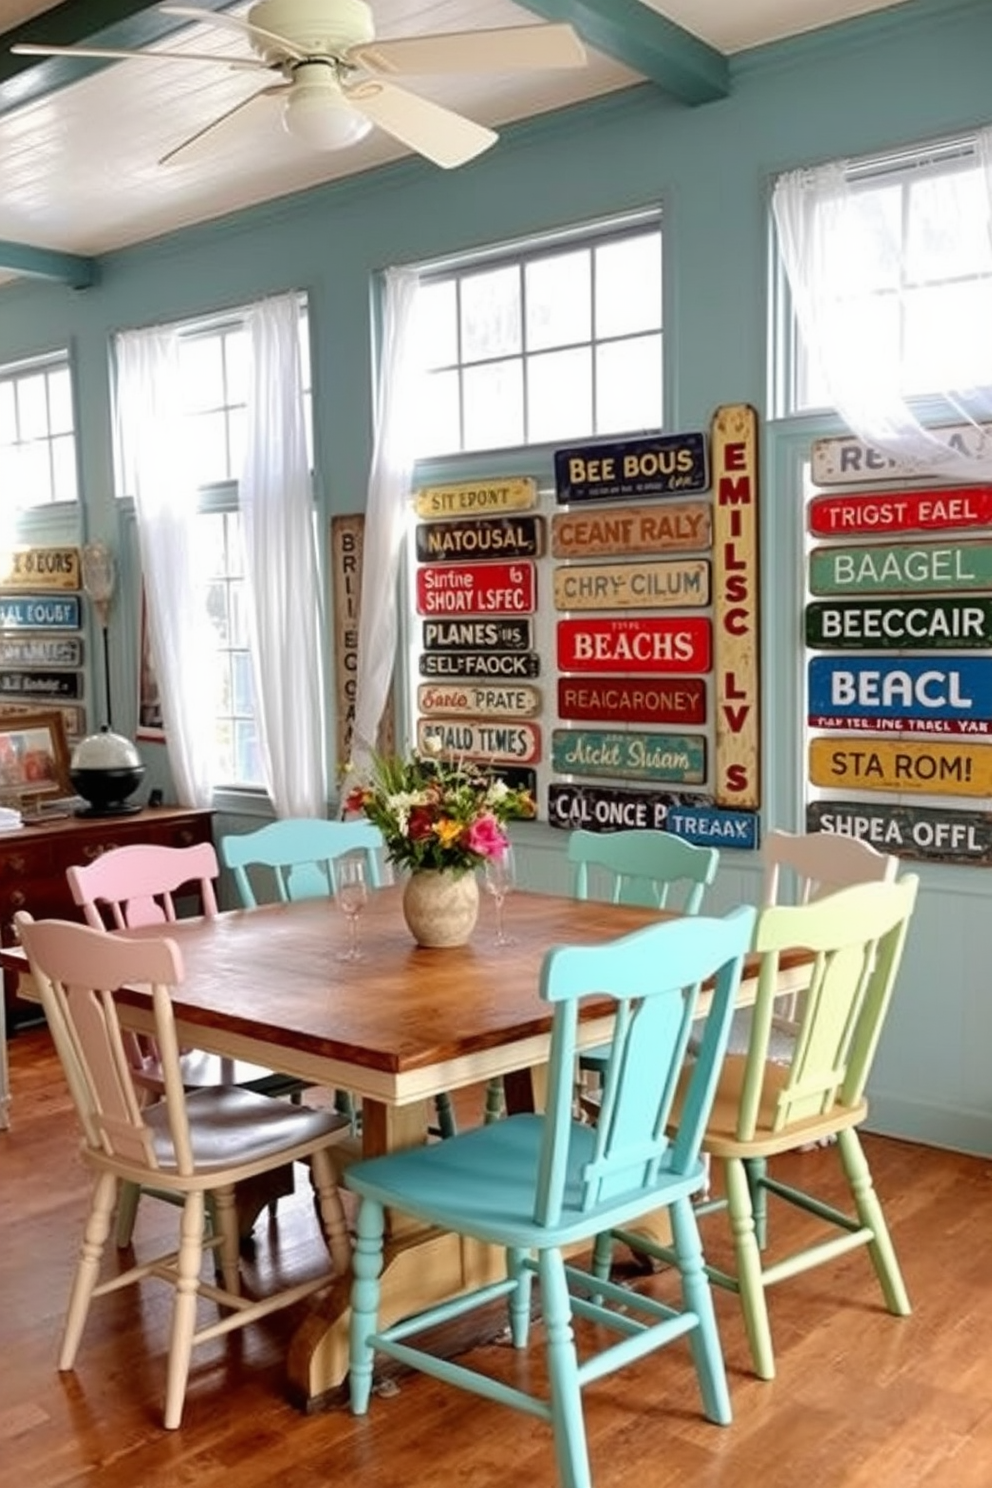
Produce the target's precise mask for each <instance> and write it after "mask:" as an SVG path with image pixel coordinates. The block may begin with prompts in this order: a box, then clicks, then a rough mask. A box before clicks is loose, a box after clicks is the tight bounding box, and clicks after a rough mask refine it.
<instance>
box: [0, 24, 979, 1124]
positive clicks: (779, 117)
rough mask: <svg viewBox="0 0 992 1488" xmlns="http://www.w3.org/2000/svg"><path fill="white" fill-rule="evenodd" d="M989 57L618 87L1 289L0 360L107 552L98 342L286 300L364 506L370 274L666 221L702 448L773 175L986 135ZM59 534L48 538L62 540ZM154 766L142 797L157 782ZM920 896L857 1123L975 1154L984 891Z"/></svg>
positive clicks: (928, 27) (783, 767)
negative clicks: (467, 141)
mask: <svg viewBox="0 0 992 1488" xmlns="http://www.w3.org/2000/svg"><path fill="white" fill-rule="evenodd" d="M990 60H992V6H990V5H989V4H988V3H987V0H966V3H962V0H932V3H931V0H921V3H919V4H911V5H908V6H901V7H899V8H898V9H897V10H895V11H893V12H888V13H886V12H883V13H882V14H881V15H880V16H876V17H869V18H866V19H865V20H863V21H857V22H852V23H849V24H848V25H845V26H843V27H836V28H833V29H832V30H831V31H830V32H825V33H820V34H819V35H813V36H810V37H806V38H801V39H799V40H798V41H796V42H793V43H789V44H785V45H782V46H778V47H773V48H765V49H761V50H759V51H756V52H754V53H752V54H750V55H747V56H745V57H742V58H739V59H738V60H737V61H736V62H735V63H734V66H733V91H732V95H731V97H730V98H728V99H726V100H724V101H723V102H720V103H715V104H710V105H707V106H705V107H703V108H699V109H695V110H692V109H688V108H683V107H679V106H676V105H674V104H671V103H667V102H665V101H664V100H663V99H661V98H659V97H657V96H655V94H654V92H653V91H652V90H651V89H649V88H646V87H644V88H637V89H633V90H631V91H630V92H628V93H625V94H623V95H620V96H615V97H611V98H608V99H606V100H602V101H600V102H598V103H594V104H592V105H589V106H587V107H584V108H577V109H573V110H569V111H566V112H564V113H562V114H559V115H557V116H554V117H550V118H547V119H544V120H539V121H536V122H533V123H531V124H528V125H525V126H520V127H518V128H516V129H507V130H506V131H504V134H503V138H502V140H501V142H500V144H499V145H498V146H497V148H496V149H495V150H494V151H493V152H492V153H491V154H489V155H487V156H485V157H483V158H482V159H481V160H480V161H479V162H477V163H476V164H475V165H473V166H471V167H469V168H467V169H464V170H462V171H455V172H451V173H444V172H441V171H436V170H434V169H433V168H428V167H422V166H420V165H419V164H409V165H402V166H398V167H389V168H386V169H384V170H381V171H378V172H374V173H372V174H370V175H368V176H366V177H364V178H362V179H360V180H357V181H355V182H352V183H344V184H342V185H340V186H337V187H327V188H321V189H316V190H313V191H310V192H307V193H305V194H301V195H300V196H296V197H292V198H287V199H286V200H284V201H282V202H276V203H273V204H270V205H268V206H266V207H264V208H261V209H259V210H256V211H251V212H245V213H242V214H240V215H238V216H237V217H235V218H231V219H228V220H226V221H224V222H221V223H216V224H213V225H209V226H206V227H202V228H196V229H192V230H189V231H186V232H183V233H177V234H175V235H173V236H171V237H168V238H165V239H161V240H159V241H157V242H155V243H151V244H147V245H144V246H141V247H138V248H135V249H131V250H128V251H125V252H121V253H119V254H114V255H111V256H110V257H108V258H107V259H106V260H105V261H104V262H103V264H102V266H101V267H102V279H101V283H100V285H99V286H98V287H96V288H94V289H90V290H85V291H73V290H68V289H63V288H59V287H52V286H46V285H44V284H41V283H30V282H28V281H23V282H21V283H17V284H14V285H11V286H10V287H6V288H0V362H4V361H9V360H10V359H12V358H14V357H17V356H22V355H29V354H31V353H35V352H38V351H42V350H45V349H47V348H49V347H53V346H59V345H65V344H66V342H67V341H68V342H69V344H70V346H71V348H72V352H73V356H74V358H75V364H76V369H77V374H78V379H79V430H80V444H81V458H82V478H83V488H84V491H85V497H86V505H87V512H88V530H87V532H86V534H85V535H87V536H90V537H95V536H104V537H109V538H110V539H111V540H113V541H115V542H116V543H118V545H119V544H120V541H121V534H120V532H119V531H118V527H117V517H116V513H115V511H114V507H113V498H112V494H111V493H112V475H111V444H110V408H109V392H108V373H107V355H108V353H107V346H108V338H109V336H110V335H111V333H112V332H113V331H114V330H115V329H117V328H119V327H122V326H132V325H140V324H145V323H149V322H152V321H155V320H169V319H175V318H178V317H182V316H186V315H191V314H195V313H198V312H200V311H211V310H215V309H217V308H218V307H220V306H222V305H224V304H232V303H234V304H236V303H240V302H244V301H246V300H249V299H251V298H253V297H255V296H258V295H260V294H263V293H266V292H271V291H276V290H281V289H284V288H288V287H293V288H299V289H305V290H306V291H307V293H308V295H309V297H310V308H311V318H312V323H313V327H314V337H315V343H314V351H315V355H314V417H315V426H316V466H317V481H318V489H319V499H320V502H321V506H322V510H323V515H324V517H325V519H326V518H327V517H329V516H330V515H331V514H333V513H336V512H346V511H355V510H360V509H361V507H362V505H363V501H364V489H365V480H366V474H367V469H368V462H369V453H370V435H371V387H372V371H371V335H370V329H369V324H370V304H371V299H372V287H373V278H374V274H375V271H376V270H378V269H381V268H383V267H385V266H387V265H389V264H393V263H401V262H413V261H419V260H423V259H427V258H431V257H436V256H439V255H443V254H446V253H450V252H453V251H456V250H459V249H464V248H466V247H468V246H471V245H474V244H483V243H487V242H493V241H501V240H504V239H507V238H512V237H515V236H518V235H523V234H526V233H530V232H534V231H536V230H542V229H547V228H550V227H553V226H555V225H559V224H566V223H572V222H579V221H583V220H587V219H592V218H597V217H602V216H606V215H609V214H610V213H614V212H617V211H620V210H623V209H627V208H631V207H636V206H640V205H643V204H646V203H654V202H657V201H659V200H661V201H663V203H664V207H665V214H666V215H665V255H666V273H667V285H668V305H667V320H666V336H667V341H668V360H667V364H666V375H667V385H668V402H669V406H668V409H667V423H668V425H669V427H672V428H679V427H681V428H698V427H703V426H705V425H706V423H707V422H708V420H709V417H710V415H711V413H712V410H713V408H714V407H715V406H716V405H717V404H719V403H730V402H750V403H753V404H754V405H755V406H756V407H757V408H758V409H759V410H760V411H762V412H764V411H765V409H766V406H767V405H766V360H765V343H766V334H765V332H766V305H767V294H766V279H767V263H766V203H767V198H768V192H769V185H770V182H771V181H772V179H773V178H774V176H775V174H776V173H777V172H779V171H781V170H783V169H788V168H789V167H791V166H794V165H800V164H809V163H813V162H816V161H819V160H822V159H828V158H833V157H836V156H841V155H845V154H859V153H864V152H868V151H873V150H879V149H884V148H887V147H890V146H894V145H898V144H900V143H902V142H914V141H919V140H924V139H927V138H929V137H932V136H935V135H939V134H942V133H946V132H950V131H954V130H957V129H962V128H967V127H969V126H975V125H979V124H984V123H987V122H989V121H992V71H990ZM813 432H814V431H812V430H811V429H804V430H802V431H800V432H799V434H798V435H796V434H795V432H794V431H784V430H776V429H775V428H774V427H772V428H769V429H767V430H766V437H765V449H764V460H763V493H762V502H763V515H762V564H763V571H764V575H765V578H764V587H763V624H764V636H765V640H764V676H765V679H766V681H765V719H764V729H765V761H764V764H765V786H764V800H765V809H764V812H763V818H764V822H765V825H766V826H770V825H776V824H777V825H784V826H796V825H797V824H798V817H799V802H800V796H801V792H800V767H799V759H798V752H797V743H798V730H797V721H796V720H797V680H798V679H797V675H796V673H797V660H798V645H799V636H800V627H799V605H800V587H799V569H798V555H799V552H800V528H799V522H798V519H797V505H796V500H795V497H796V493H797V489H798V487H797V480H796V472H797V469H798V462H799V459H800V458H801V455H802V452H803V451H804V450H805V449H806V448H807V447H808V443H809V439H810V437H811V436H812V433H813ZM816 432H819V431H816ZM59 515H60V514H56V520H55V523H54V524H53V527H52V537H53V540H58V537H59V536H62V535H65V534H64V533H62V532H60V531H59ZM325 530H326V523H325ZM68 535H75V534H74V533H72V532H71V531H69V532H68ZM125 587H126V586H125ZM134 629H135V622H134V616H133V612H132V611H131V609H130V607H129V605H128V603H127V601H126V598H125V600H124V601H122V604H121V606H120V609H119V612H118V614H117V616H116V617H115V627H114V632H113V643H114V667H115V722H118V719H119V723H118V726H125V727H126V726H127V725H128V723H129V715H130V719H131V720H133V706H134V704H133V686H132V679H133V677H134V675H135V668H134V646H133V635H134ZM118 699H120V700H121V701H120V706H119V707H118ZM146 753H148V751H146ZM151 764H152V771H151V774H152V776H153V777H155V776H156V774H160V773H161V766H160V762H158V761H155V760H154V759H152V760H151ZM528 835H529V839H530V840H531V841H532V842H533V852H532V853H531V856H530V860H529V861H530V872H531V874H532V877H533V880H534V881H535V882H547V883H560V884H563V882H564V880H563V876H562V869H561V863H560V858H559V852H560V847H561V840H560V838H559V837H558V835H557V834H554V833H551V832H546V831H544V830H543V829H540V828H538V829H534V830H533V832H532V833H530V834H528ZM923 878H924V893H923V897H922V903H921V907H920V911H919V913H918V916H917V922H916V925H915V927H914V932H913V936H912V940H911V944H910V949H909V955H908V962H907V964H906V966H905V969H904V972H903V976H902V979H901V984H900V989H899V995H898V1000H897V1003H896V1006H895V1008H894V1011H893V1014H892V1017H891V1020H890V1023H889V1026H888V1028H887V1030H886V1036H885V1040H884V1045H883V1048H882V1051H881V1055H880V1058H879V1061H878V1064H877V1066H876V1071H875V1079H874V1082H873V1099H874V1108H873V1109H874V1120H875V1124H876V1125H877V1126H879V1127H880V1128H881V1129H883V1130H887V1131H891V1132H896V1133H900V1134H903V1135H907V1136H913V1137H916V1138H919V1139H921V1140H924V1141H930V1142H935V1143H940V1144H946V1145H949V1146H960V1147H964V1148H967V1149H972V1150H976V1151H984V1152H990V1151H992V1068H990V1063H992V1061H990V1051H992V996H990V995H989V989H988V987H987V985H986V967H987V965H988V963H989V959H990V956H989V948H990V941H992V936H990V917H989V915H988V911H987V903H988V885H989V884H990V883H992V880H990V879H988V878H987V877H986V875H985V874H984V873H982V872H980V871H978V870H965V869H960V868H957V869H956V868H943V869H940V868H928V869H925V870H924V871H923ZM756 886H757V877H756V870H755V866H754V864H753V863H752V862H751V861H750V860H749V859H748V858H747V857H741V856H734V855H731V854H727V858H726V866H725V868H724V869H723V870H722V871H721V875H720V879H719V882H718V886H717V895H716V901H715V902H716V903H717V904H718V905H724V904H730V903H732V902H734V901H735V900H739V899H740V898H743V897H747V898H750V897H752V896H753V895H754V893H755V892H756Z"/></svg>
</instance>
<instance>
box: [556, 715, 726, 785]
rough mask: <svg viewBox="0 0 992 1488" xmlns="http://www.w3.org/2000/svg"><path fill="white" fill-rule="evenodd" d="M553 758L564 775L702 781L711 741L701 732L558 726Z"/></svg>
mask: <svg viewBox="0 0 992 1488" xmlns="http://www.w3.org/2000/svg"><path fill="white" fill-rule="evenodd" d="M551 761H552V767H553V769H554V770H555V771H556V772H557V773H558V774H559V775H607V776H609V777H611V778H613V777H617V778H620V779H633V780H667V781H672V782H678V783H679V784H682V785H701V784H702V783H703V781H704V780H705V778H706V740H705V739H704V738H702V737H701V736H700V735H697V734H628V733H619V732H615V731H612V730H610V731H600V730H598V729H555V731H554V733H553V734H552V736H551Z"/></svg>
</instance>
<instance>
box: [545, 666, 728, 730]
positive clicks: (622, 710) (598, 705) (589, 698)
mask: <svg viewBox="0 0 992 1488" xmlns="http://www.w3.org/2000/svg"><path fill="white" fill-rule="evenodd" d="M558 717H559V718H574V719H578V720H585V721H586V722H592V723H595V722H603V723H675V724H679V725H681V726H682V727H685V726H686V725H687V724H692V723H705V722H706V683H705V682H704V681H703V679H702V678H701V677H685V678H679V679H678V681H672V682H656V681H653V680H647V681H642V682H634V681H630V680H627V679H625V678H621V677H559V679H558Z"/></svg>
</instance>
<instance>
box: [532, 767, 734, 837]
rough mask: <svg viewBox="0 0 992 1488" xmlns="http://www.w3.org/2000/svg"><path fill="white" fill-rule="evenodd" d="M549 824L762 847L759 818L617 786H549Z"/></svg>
mask: <svg viewBox="0 0 992 1488" xmlns="http://www.w3.org/2000/svg"><path fill="white" fill-rule="evenodd" d="M548 822H549V824H550V825H551V826H552V827H562V828H563V829H564V830H565V831H574V830H575V828H576V827H584V828H585V829H586V831H589V832H619V831H624V830H626V831H629V830H631V829H632V828H641V829H642V830H644V829H647V830H650V831H656V832H671V834H672V836H673V837H683V838H684V839H685V840H686V841H687V842H692V843H695V844H696V845H700V846H703V847H721V848H723V847H734V848H739V849H740V850H741V851H742V852H753V851H754V849H755V848H756V847H757V846H758V816H757V814H756V813H755V812H751V811H724V810H722V809H721V808H720V807H718V806H714V805H713V804H712V797H710V796H692V795H689V794H685V795H682V794H679V793H674V792H670V791H667V792H660V791H645V790H626V789H624V788H622V787H618V786H598V785H578V784H576V785H566V784H565V783H564V782H563V781H552V783H551V784H550V785H549V786H548Z"/></svg>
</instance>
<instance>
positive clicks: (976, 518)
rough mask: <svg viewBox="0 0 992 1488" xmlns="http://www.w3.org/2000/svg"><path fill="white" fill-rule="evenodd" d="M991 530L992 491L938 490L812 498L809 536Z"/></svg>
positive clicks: (990, 488) (973, 488)
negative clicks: (971, 528)
mask: <svg viewBox="0 0 992 1488" xmlns="http://www.w3.org/2000/svg"><path fill="white" fill-rule="evenodd" d="M964 527H992V486H959V487H954V486H938V487H936V488H935V489H933V490H929V491H879V492H877V493H876V492H864V491H852V492H846V491H845V492H844V494H843V495H836V496H814V497H813V500H812V501H811V502H810V504H809V530H810V532H812V533H814V534H815V535H816V536H817V537H870V536H872V535H873V534H875V533H882V534H885V533H894V532H947V531H951V530H953V529H955V528H964Z"/></svg>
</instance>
